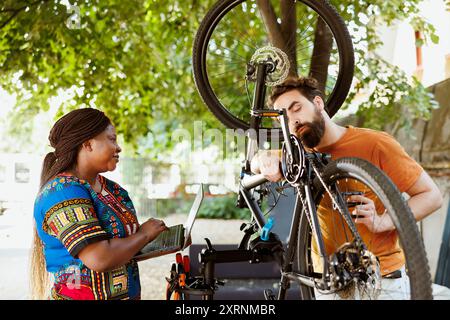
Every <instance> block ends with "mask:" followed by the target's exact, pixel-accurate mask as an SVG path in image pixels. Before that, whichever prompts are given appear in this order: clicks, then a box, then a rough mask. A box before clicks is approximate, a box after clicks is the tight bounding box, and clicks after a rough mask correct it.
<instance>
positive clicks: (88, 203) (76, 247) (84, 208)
mask: <svg viewBox="0 0 450 320" xmlns="http://www.w3.org/2000/svg"><path fill="white" fill-rule="evenodd" d="M40 201H42V210H41V212H42V214H43V222H42V229H43V231H44V232H46V233H47V234H49V235H51V236H53V237H55V238H57V239H59V240H60V241H61V243H62V244H63V245H64V247H66V249H67V251H68V252H69V253H70V254H71V255H72V256H73V257H75V258H77V256H78V253H79V252H80V251H81V250H82V249H83V248H84V247H86V246H87V245H88V244H91V243H94V242H97V241H100V240H105V239H108V238H109V237H108V235H107V233H106V232H105V231H104V230H103V229H102V227H101V225H100V223H99V221H98V219H97V216H96V213H95V210H94V206H93V203H92V198H91V196H90V193H89V190H88V189H87V188H86V187H85V186H83V185H82V184H80V183H75V182H73V181H72V182H70V183H68V182H66V183H56V185H53V187H52V188H50V190H46V191H44V194H43V196H42V198H41V199H40Z"/></svg>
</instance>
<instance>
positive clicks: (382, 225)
mask: <svg viewBox="0 0 450 320" xmlns="http://www.w3.org/2000/svg"><path fill="white" fill-rule="evenodd" d="M348 200H349V201H352V202H360V203H361V204H360V205H357V206H356V207H355V209H354V210H353V211H352V212H350V213H351V214H352V216H353V215H355V216H356V217H355V218H354V219H355V223H356V224H363V225H365V226H366V227H367V229H369V231H370V232H372V233H381V232H386V231H392V230H394V229H395V226H394V223H393V222H392V219H391V217H390V216H389V214H388V213H387V212H384V213H383V214H381V215H379V214H377V211H376V208H375V203H374V202H373V201H372V200H371V199H369V198H366V197H363V196H358V195H355V196H351V197H349V199H348Z"/></svg>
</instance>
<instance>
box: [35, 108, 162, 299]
mask: <svg viewBox="0 0 450 320" xmlns="http://www.w3.org/2000/svg"><path fill="white" fill-rule="evenodd" d="M49 140H50V145H51V146H52V147H53V148H54V149H55V151H53V152H50V153H48V154H47V155H46V157H45V159H44V163H43V167H42V173H41V183H40V190H39V193H38V195H37V197H36V201H35V206H34V219H35V235H34V246H33V250H32V257H31V289H32V297H33V298H37V299H46V298H50V299H83V300H84V299H99V300H103V299H139V298H140V289H141V288H140V281H139V271H138V266H137V263H136V261H135V260H133V257H134V255H135V254H136V253H137V252H139V251H140V249H142V248H143V247H144V246H145V245H146V244H147V243H148V242H150V241H152V240H153V239H155V238H156V237H157V236H158V235H159V234H160V233H161V232H163V231H165V230H167V227H166V226H165V224H164V222H163V221H161V220H157V219H149V220H148V221H146V222H145V223H143V224H142V225H139V223H138V220H137V217H136V212H135V209H134V206H133V203H132V201H131V199H130V197H129V196H128V193H127V192H126V191H125V190H124V189H123V188H121V187H120V186H119V185H118V184H117V183H115V182H113V181H111V180H109V179H107V178H105V177H104V176H102V175H101V174H100V173H102V172H106V171H112V170H114V169H115V168H116V165H117V163H118V161H119V153H120V152H121V148H120V147H119V145H118V144H117V137H116V132H115V128H114V126H113V125H112V124H111V121H110V120H109V118H108V117H107V116H106V115H105V114H104V113H103V112H101V111H99V110H96V109H92V108H85V109H78V110H74V111H71V112H69V113H67V114H66V115H64V116H63V117H62V118H60V119H59V120H58V121H57V122H56V123H55V124H54V126H53V128H52V129H51V131H50V135H49ZM49 276H50V277H49Z"/></svg>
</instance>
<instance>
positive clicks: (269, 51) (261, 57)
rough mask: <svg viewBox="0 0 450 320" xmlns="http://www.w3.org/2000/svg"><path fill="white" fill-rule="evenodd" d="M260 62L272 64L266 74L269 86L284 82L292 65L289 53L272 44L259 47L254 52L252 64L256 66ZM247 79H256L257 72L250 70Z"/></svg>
mask: <svg viewBox="0 0 450 320" xmlns="http://www.w3.org/2000/svg"><path fill="white" fill-rule="evenodd" d="M259 63H268V64H269V65H270V66H271V67H270V68H269V70H268V72H267V76H266V86H268V87H273V86H277V85H279V84H281V83H283V81H284V80H286V78H287V76H288V74H289V68H290V66H291V64H290V63H289V58H288V56H287V54H286V53H284V51H283V50H281V49H279V48H277V47H274V46H272V45H268V46H265V47H262V48H259V49H258V50H256V52H255V53H254V54H253V56H252V58H251V59H250V63H249V64H250V66H253V67H255V66H256V65H257V64H259ZM247 79H248V80H251V81H254V80H256V72H250V74H248V75H247Z"/></svg>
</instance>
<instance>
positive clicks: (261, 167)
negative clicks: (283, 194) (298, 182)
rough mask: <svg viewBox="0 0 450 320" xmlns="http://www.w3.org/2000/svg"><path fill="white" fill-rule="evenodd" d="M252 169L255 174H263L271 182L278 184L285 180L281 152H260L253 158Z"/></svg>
mask: <svg viewBox="0 0 450 320" xmlns="http://www.w3.org/2000/svg"><path fill="white" fill-rule="evenodd" d="M250 167H251V170H252V172H253V173H255V174H259V173H261V174H263V175H264V177H265V178H266V179H267V180H269V181H272V182H278V181H280V180H281V179H282V178H283V175H282V173H281V171H280V151H279V150H260V151H258V153H257V154H256V155H255V156H254V157H253V159H252V162H251V165H250Z"/></svg>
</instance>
